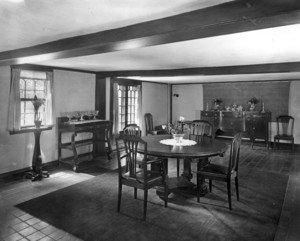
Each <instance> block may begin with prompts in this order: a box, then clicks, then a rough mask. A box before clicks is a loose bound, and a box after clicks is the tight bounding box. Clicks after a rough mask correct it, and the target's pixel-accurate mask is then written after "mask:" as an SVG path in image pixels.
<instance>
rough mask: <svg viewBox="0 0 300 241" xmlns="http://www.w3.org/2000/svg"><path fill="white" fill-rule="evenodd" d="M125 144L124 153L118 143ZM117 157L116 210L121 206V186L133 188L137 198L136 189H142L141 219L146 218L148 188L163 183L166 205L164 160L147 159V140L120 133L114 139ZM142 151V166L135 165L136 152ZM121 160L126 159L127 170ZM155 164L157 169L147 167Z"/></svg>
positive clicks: (166, 188)
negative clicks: (142, 208) (142, 212)
mask: <svg viewBox="0 0 300 241" xmlns="http://www.w3.org/2000/svg"><path fill="white" fill-rule="evenodd" d="M121 144H122V145H123V146H125V153H123V152H121V151H120V145H121ZM116 147H117V158H118V173H119V188H118V212H120V208H121V197H122V186H123V185H126V186H130V187H133V188H134V198H135V199H137V189H141V190H144V215H143V220H146V214H147V198H148V189H150V188H154V187H156V186H160V185H163V187H164V201H165V207H167V205H168V187H167V172H166V168H165V161H164V160H163V159H158V158H156V159H148V153H147V142H145V141H143V139H142V138H141V137H139V136H137V135H128V134H120V135H119V137H118V138H117V139H116ZM138 148H139V152H142V153H143V162H142V167H141V168H140V167H138V165H137V154H138ZM123 160H126V161H128V163H129V170H128V171H126V170H125V169H124V168H123V166H122V162H123ZM154 164H155V165H156V164H158V165H156V166H158V167H160V169H158V170H153V168H149V165H150V166H153V165H154Z"/></svg>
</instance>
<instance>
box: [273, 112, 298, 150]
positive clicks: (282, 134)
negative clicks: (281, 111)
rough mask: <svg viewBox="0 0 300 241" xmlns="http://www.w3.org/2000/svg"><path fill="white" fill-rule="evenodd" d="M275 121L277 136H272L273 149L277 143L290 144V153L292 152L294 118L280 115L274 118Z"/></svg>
mask: <svg viewBox="0 0 300 241" xmlns="http://www.w3.org/2000/svg"><path fill="white" fill-rule="evenodd" d="M276 121H277V135H275V136H274V149H276V142H277V144H278V145H279V141H280V140H283V141H289V142H291V144H292V146H291V149H292V152H294V136H293V132H294V121H295V119H294V117H292V116H289V115H281V116H278V117H277V118H276Z"/></svg>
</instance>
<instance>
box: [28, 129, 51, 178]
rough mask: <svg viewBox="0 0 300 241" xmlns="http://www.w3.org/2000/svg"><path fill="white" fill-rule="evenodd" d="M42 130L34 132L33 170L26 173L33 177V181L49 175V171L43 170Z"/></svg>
mask: <svg viewBox="0 0 300 241" xmlns="http://www.w3.org/2000/svg"><path fill="white" fill-rule="evenodd" d="M40 136H41V131H35V132H34V140H35V145H34V151H33V157H32V171H31V172H27V173H26V176H25V177H26V178H31V180H32V181H37V180H41V179H42V178H43V177H49V173H48V172H47V171H43V170H42V156H41V147H40Z"/></svg>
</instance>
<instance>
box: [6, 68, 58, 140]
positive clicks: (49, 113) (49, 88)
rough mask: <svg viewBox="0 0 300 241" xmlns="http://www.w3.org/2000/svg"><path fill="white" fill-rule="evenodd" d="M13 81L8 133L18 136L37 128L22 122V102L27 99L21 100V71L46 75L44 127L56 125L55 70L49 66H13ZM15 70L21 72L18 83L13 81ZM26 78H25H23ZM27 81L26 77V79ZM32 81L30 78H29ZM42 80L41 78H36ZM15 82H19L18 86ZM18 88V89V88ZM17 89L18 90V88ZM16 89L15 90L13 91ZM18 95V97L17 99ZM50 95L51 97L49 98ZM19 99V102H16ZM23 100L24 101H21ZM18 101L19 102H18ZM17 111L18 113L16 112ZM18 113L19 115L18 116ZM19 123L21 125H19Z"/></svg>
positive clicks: (11, 83) (10, 95)
mask: <svg viewBox="0 0 300 241" xmlns="http://www.w3.org/2000/svg"><path fill="white" fill-rule="evenodd" d="M10 70H11V75H10V76H11V80H10V93H9V113H8V122H7V123H8V124H7V131H9V133H10V134H17V133H23V131H26V130H27V129H28V130H32V128H34V127H35V124H33V125H32V124H30V125H24V124H23V123H24V122H22V120H21V102H22V101H24V100H25V99H26V98H21V91H20V90H21V86H20V82H21V81H20V80H21V71H33V72H43V73H45V74H46V77H45V78H42V79H43V80H44V84H45V85H44V90H43V91H45V92H46V93H45V96H44V98H45V105H43V108H44V110H43V113H44V118H43V125H45V128H47V127H48V126H53V124H54V123H55V119H54V118H55V116H54V113H55V110H54V83H53V82H54V69H53V68H51V67H48V66H37V65H32V64H20V65H11V66H10ZM15 70H18V71H20V73H19V78H18V81H16V80H14V79H13V76H14V75H13V73H14V72H15ZM22 78H24V77H22ZM24 79H26V77H25V78H24ZM29 79H30V78H29ZM36 79H40V78H36ZM15 82H18V83H17V84H16V83H15ZM17 86H18V87H17ZM16 87H17V88H16ZM12 89H14V90H12ZM16 95H17V96H18V97H16ZM48 95H49V96H48ZM14 98H17V99H19V100H14ZM33 98H34V97H33ZM21 99H22V100H21ZM28 100H31V98H27V101H28ZM16 101H17V102H16ZM16 111H17V112H16ZM16 113H18V114H16ZM17 123H19V124H17Z"/></svg>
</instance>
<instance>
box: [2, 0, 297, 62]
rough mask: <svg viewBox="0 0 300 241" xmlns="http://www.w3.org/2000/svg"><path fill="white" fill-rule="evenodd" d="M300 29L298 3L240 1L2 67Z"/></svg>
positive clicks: (46, 48)
mask: <svg viewBox="0 0 300 241" xmlns="http://www.w3.org/2000/svg"><path fill="white" fill-rule="evenodd" d="M297 23H300V1H298V0H272V1H271V0H247V1H246V0H240V1H232V2H227V3H224V4H220V5H217V6H213V7H209V8H205V9H200V10H196V11H192V12H188V13H183V14H180V15H176V16H172V17H167V18H163V19H159V20H153V21H149V22H144V23H139V24H135V25H131V26H127V27H123V28H118V29H112V30H107V31H102V32H98V33H93V34H88V35H83V36H76V37H71V38H66V39H61V40H57V41H52V42H48V43H45V44H40V45H36V46H32V47H28V48H22V49H16V50H11V51H4V52H1V53H0V65H11V64H24V63H35V62H39V61H43V60H50V59H59V58H71V57H79V56H87V55H94V54H101V53H107V52H114V51H121V50H127V49H134V48H142V47H147V46H154V45H160V44H167V43H173V42H179V41H187V40H193V39H200V38H206V37H213V36H218V35H225V34H233V33H237V32H245V31H252V30H259V29H265V28H270V27H278V26H285V25H290V24H297Z"/></svg>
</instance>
